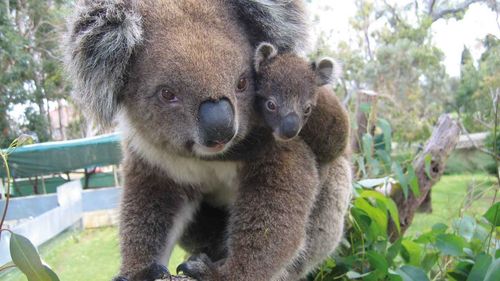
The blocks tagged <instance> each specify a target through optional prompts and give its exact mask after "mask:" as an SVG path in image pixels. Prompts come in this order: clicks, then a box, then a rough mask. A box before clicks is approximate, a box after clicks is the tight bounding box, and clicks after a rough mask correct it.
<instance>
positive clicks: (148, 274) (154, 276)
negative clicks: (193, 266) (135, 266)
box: [113, 263, 171, 281]
mask: <svg viewBox="0 0 500 281" xmlns="http://www.w3.org/2000/svg"><path fill="white" fill-rule="evenodd" d="M170 277H171V275H170V272H168V269H167V267H166V266H164V265H161V264H156V263H155V264H152V265H150V266H148V267H146V268H145V269H143V270H141V271H139V272H137V273H136V274H134V275H133V276H132V277H131V278H130V279H127V278H123V277H116V278H115V279H113V281H129V280H131V281H154V280H158V279H169V278H170Z"/></svg>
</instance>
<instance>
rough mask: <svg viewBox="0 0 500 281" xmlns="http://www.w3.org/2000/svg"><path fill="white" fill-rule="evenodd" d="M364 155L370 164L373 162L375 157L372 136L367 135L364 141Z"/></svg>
mask: <svg viewBox="0 0 500 281" xmlns="http://www.w3.org/2000/svg"><path fill="white" fill-rule="evenodd" d="M362 142H363V155H364V156H365V159H366V160H367V162H368V163H370V162H371V160H372V155H373V137H372V136H371V135H370V134H365V135H364V136H363V139H362Z"/></svg>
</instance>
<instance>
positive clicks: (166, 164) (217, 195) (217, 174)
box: [129, 135, 241, 206]
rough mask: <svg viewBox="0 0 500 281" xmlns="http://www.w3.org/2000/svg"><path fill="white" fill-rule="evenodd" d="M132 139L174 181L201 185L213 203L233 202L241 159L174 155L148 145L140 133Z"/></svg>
mask: <svg viewBox="0 0 500 281" xmlns="http://www.w3.org/2000/svg"><path fill="white" fill-rule="evenodd" d="M129 140H130V145H131V147H132V149H134V151H135V152H137V153H139V155H141V156H142V157H143V158H144V159H146V160H147V161H149V162H150V163H151V164H153V165H155V166H157V167H160V168H161V169H163V170H165V172H167V174H168V175H169V176H170V177H171V178H172V179H173V180H174V181H175V182H177V183H179V184H189V185H193V186H196V187H198V188H200V190H201V191H202V192H203V193H205V194H207V200H209V201H210V203H212V204H214V205H218V206H222V205H228V204H232V203H233V202H234V199H235V197H236V191H237V189H238V184H239V181H238V170H239V168H240V166H241V164H240V163H239V162H235V161H205V160H200V159H196V158H190V157H183V156H179V155H175V154H174V155H173V154H171V153H167V152H165V151H161V150H159V149H156V148H154V147H153V146H151V145H148V144H147V143H146V142H145V141H144V140H141V138H140V137H139V136H138V135H134V137H133V138H131V139H129Z"/></svg>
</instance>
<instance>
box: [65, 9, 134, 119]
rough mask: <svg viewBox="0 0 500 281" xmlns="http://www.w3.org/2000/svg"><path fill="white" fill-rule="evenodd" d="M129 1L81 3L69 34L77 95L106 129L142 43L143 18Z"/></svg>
mask: <svg viewBox="0 0 500 281" xmlns="http://www.w3.org/2000/svg"><path fill="white" fill-rule="evenodd" d="M129 1H131V0H81V1H79V3H78V5H77V7H76V11H75V14H74V15H73V16H72V17H71V18H70V20H69V28H68V32H67V34H66V36H67V37H66V67H67V70H68V72H69V73H70V75H71V79H72V81H73V85H74V88H75V89H74V90H75V91H74V95H75V97H76V99H77V100H78V101H79V102H80V104H81V105H82V106H83V107H84V108H85V109H86V110H88V112H89V113H90V114H92V115H93V116H92V117H93V119H94V121H96V122H97V123H99V124H100V125H101V126H103V127H108V126H109V125H111V123H112V121H113V119H114V116H115V115H116V112H117V111H118V95H119V92H120V91H121V90H122V88H123V85H124V83H125V79H126V77H125V76H126V69H127V65H128V63H129V60H130V57H131V56H132V54H133V52H134V50H135V49H136V47H137V46H138V45H139V44H140V43H141V41H142V26H141V17H140V15H139V14H138V13H137V12H135V11H134V9H133V7H132V4H131V3H130V2H129Z"/></svg>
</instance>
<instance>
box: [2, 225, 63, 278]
mask: <svg viewBox="0 0 500 281" xmlns="http://www.w3.org/2000/svg"><path fill="white" fill-rule="evenodd" d="M10 255H11V257H12V261H13V262H14V264H15V265H16V266H17V268H19V270H21V272H22V273H24V274H25V275H26V277H27V278H28V281H52V280H53V279H52V278H51V277H50V275H49V274H48V273H47V271H46V269H45V267H44V265H43V264H42V260H41V259H40V255H39V254H38V252H37V250H36V248H35V246H33V244H32V243H31V242H30V241H29V240H28V238H26V237H24V236H22V235H18V234H15V233H12V234H11V236H10Z"/></svg>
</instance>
